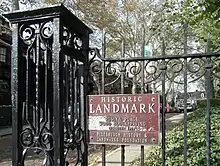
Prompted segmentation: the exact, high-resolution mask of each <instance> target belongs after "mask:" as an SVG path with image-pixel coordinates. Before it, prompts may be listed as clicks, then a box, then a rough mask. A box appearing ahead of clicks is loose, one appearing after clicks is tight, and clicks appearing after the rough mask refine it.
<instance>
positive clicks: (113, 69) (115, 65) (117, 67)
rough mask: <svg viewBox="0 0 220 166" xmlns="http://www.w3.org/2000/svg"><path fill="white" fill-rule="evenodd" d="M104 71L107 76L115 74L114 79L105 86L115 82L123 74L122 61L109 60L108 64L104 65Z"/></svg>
mask: <svg viewBox="0 0 220 166" xmlns="http://www.w3.org/2000/svg"><path fill="white" fill-rule="evenodd" d="M104 71H105V74H106V76H107V77H108V76H109V77H112V76H115V78H114V79H113V80H112V81H110V82H109V83H106V84H105V87H106V86H109V85H112V84H114V83H115V82H117V81H118V80H119V79H120V77H121V74H122V66H121V63H120V62H107V65H106V66H105V67H104Z"/></svg>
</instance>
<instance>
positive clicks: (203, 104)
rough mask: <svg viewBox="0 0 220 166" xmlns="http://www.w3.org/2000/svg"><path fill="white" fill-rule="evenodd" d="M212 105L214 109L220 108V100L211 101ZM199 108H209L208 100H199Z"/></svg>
mask: <svg viewBox="0 0 220 166" xmlns="http://www.w3.org/2000/svg"><path fill="white" fill-rule="evenodd" d="M211 105H212V107H218V106H220V98H215V99H211ZM197 106H198V107H199V108H205V107H206V106H207V100H198V101H197Z"/></svg>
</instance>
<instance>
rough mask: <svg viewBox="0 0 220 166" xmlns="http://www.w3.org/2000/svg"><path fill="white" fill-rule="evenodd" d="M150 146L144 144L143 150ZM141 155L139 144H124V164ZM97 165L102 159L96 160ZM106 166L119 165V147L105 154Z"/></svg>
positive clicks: (100, 165)
mask: <svg viewBox="0 0 220 166" xmlns="http://www.w3.org/2000/svg"><path fill="white" fill-rule="evenodd" d="M150 147H151V146H145V147H144V148H145V150H146V149H148V148H150ZM140 155H141V146H137V145H130V146H125V166H130V164H131V163H132V162H133V161H134V159H136V158H137V157H139V156H140ZM97 166H102V160H99V161H98V164H97ZM106 166H121V148H118V149H116V150H115V151H113V152H111V153H110V154H108V155H106Z"/></svg>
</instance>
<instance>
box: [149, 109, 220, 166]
mask: <svg viewBox="0 0 220 166" xmlns="http://www.w3.org/2000/svg"><path fill="white" fill-rule="evenodd" d="M204 109H205V108H200V109H198V110H196V111H195V112H194V113H193V114H191V115H190V116H189V117H188V122H187V127H188V129H187V161H188V165H192V166H201V165H206V118H205V117H206V115H205V112H206V111H204ZM219 118H220V107H213V109H212V113H211V155H212V156H211V163H212V164H211V165H213V166H217V165H220V154H219V149H220V139H219V136H220V126H219ZM183 131H184V126H183V123H181V124H178V126H176V127H175V128H174V129H172V130H171V131H169V132H168V133H167V134H166V165H174V166H175V165H176V166H181V165H183V149H184V134H183ZM161 152H162V150H161V145H160V146H158V147H154V148H152V149H151V150H150V152H149V153H148V154H147V157H146V159H145V165H146V166H149V165H150V166H160V165H162V163H161V162H162V161H161V155H162V153H161Z"/></svg>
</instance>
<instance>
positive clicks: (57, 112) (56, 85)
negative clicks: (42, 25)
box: [52, 18, 64, 166]
mask: <svg viewBox="0 0 220 166" xmlns="http://www.w3.org/2000/svg"><path fill="white" fill-rule="evenodd" d="M53 21H54V26H55V28H56V32H55V33H54V35H53V41H54V42H53V48H52V49H53V55H52V58H53V60H52V61H53V111H54V139H55V140H54V143H55V146H54V160H55V161H54V162H55V166H63V165H64V146H63V143H64V131H63V129H64V128H63V109H62V105H63V102H62V100H61V99H62V98H63V97H64V96H63V91H64V88H63V82H62V80H63V75H62V70H63V61H64V60H63V58H64V57H63V54H62V52H61V47H60V44H61V43H62V40H61V39H62V38H61V36H60V34H62V33H61V32H62V31H63V27H62V23H61V21H60V19H59V18H54V20H53Z"/></svg>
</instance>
